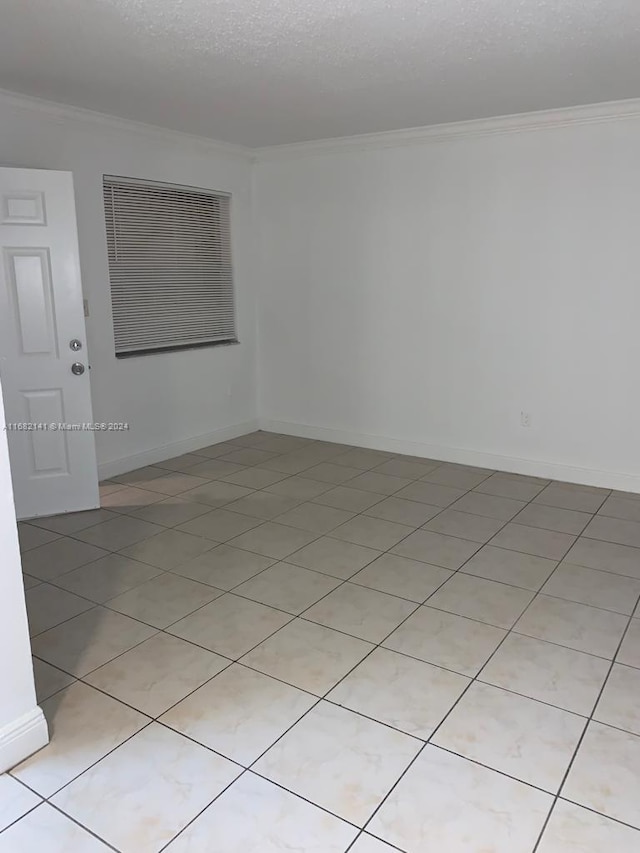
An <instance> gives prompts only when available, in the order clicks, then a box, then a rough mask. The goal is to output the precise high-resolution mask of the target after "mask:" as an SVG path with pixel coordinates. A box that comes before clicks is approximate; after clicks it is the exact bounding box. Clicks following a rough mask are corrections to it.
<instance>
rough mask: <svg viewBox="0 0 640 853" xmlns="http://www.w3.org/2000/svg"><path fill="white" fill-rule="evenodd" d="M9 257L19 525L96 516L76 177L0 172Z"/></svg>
mask: <svg viewBox="0 0 640 853" xmlns="http://www.w3.org/2000/svg"><path fill="white" fill-rule="evenodd" d="M0 253H1V255H2V257H1V258H0V373H1V375H2V384H3V388H4V406H5V415H6V421H7V424H8V425H9V428H8V430H7V437H8V440H9V456H10V459H11V473H12V477H13V488H14V493H15V501H16V513H17V516H18V518H33V517H35V516H38V515H52V514H54V513H59V512H71V511H74V510H81V509H92V508H94V507H97V506H98V505H99V497H98V473H97V465H96V452H95V440H94V434H93V432H92V431H91V430H90V429H83V428H82V425H90V424H91V422H92V414H91V395H90V385H89V365H88V361H87V340H86V336H85V327H84V308H83V299H82V284H81V281H80V263H79V259H78V235H77V229H76V210H75V200H74V195H73V178H72V175H71V173H70V172H53V171H48V170H44V169H3V168H0ZM11 425H15V426H14V427H13V428H11ZM65 427H66V428H65ZM71 427H73V428H71Z"/></svg>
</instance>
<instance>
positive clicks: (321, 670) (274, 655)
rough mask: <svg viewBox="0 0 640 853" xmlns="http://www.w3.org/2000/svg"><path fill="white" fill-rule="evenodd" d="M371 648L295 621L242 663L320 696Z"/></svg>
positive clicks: (310, 623) (335, 633)
mask: <svg viewBox="0 0 640 853" xmlns="http://www.w3.org/2000/svg"><path fill="white" fill-rule="evenodd" d="M372 648H373V646H372V645H371V644H370V643H365V642H364V641H363V640H358V639H356V638H355V637H349V636H347V634H341V633H340V632H339V631H334V630H332V629H331V628H325V627H324V626H323V625H316V624H314V623H313V622H306V621H305V620H303V619H295V620H294V621H293V622H290V623H289V624H288V625H287V626H285V627H284V628H282V629H281V630H280V631H278V633H277V634H274V635H273V637H270V638H269V639H268V640H265V641H264V642H263V643H260V645H259V646H257V647H256V648H255V649H254V650H253V651H251V652H249V654H247V655H245V656H244V657H243V658H242V663H245V664H246V665H247V666H250V667H252V668H253V669H257V670H259V671H260V672H264V673H266V674H267V675H273V676H274V678H279V679H281V680H282V681H286V682H287V683H288V684H293V685H294V686H296V687H299V688H301V689H302V690H307V691H309V693H314V694H315V695H316V696H323V695H324V694H325V693H326V692H327V690H330V689H331V688H332V687H333V686H334V685H335V684H336V683H337V682H338V681H339V680H340V679H341V678H342V677H343V676H345V675H346V674H347V673H348V672H349V670H350V669H352V668H353V667H354V666H355V665H356V664H357V663H359V662H360V661H361V660H362V659H363V658H364V657H365V655H367V654H368V653H369V652H370V651H371V649H372Z"/></svg>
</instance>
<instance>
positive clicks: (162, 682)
mask: <svg viewBox="0 0 640 853" xmlns="http://www.w3.org/2000/svg"><path fill="white" fill-rule="evenodd" d="M228 665H229V660H228V659H227V658H223V657H221V656H220V655H216V654H214V653H213V652H209V651H207V650H206V649H201V648H200V647H199V646H194V645H193V644H192V643H187V642H186V641H185V640H180V639H179V638H178V637H171V636H169V635H168V634H164V633H158V634H155V636H153V637H151V638H150V639H149V640H146V641H145V642H144V643H141V644H140V645H139V646H136V647H135V648H134V649H131V651H129V652H125V653H124V654H123V655H120V657H117V658H115V660H112V661H111V662H110V663H107V664H105V665H104V666H101V667H100V668H99V669H96V670H94V671H93V672H92V673H90V674H89V675H87V676H85V681H87V682H88V683H89V684H92V685H93V686H94V687H97V688H98V689H99V690H102V691H103V692H104V693H108V694H109V695H110V696H114V697H115V698H116V699H119V700H120V701H121V702H126V704H127V705H131V706H132V707H133V708H137V709H138V710H139V711H142V712H143V713H144V714H148V715H149V716H150V717H157V716H159V715H160V714H162V713H163V712H164V711H166V710H167V709H168V708H170V707H171V706H172V705H175V704H176V702H179V701H180V700H181V699H184V697H185V696H186V695H187V694H188V693H191V691H192V690H195V689H196V688H197V687H200V685H202V684H204V682H205V681H208V680H209V679H210V678H213V676H214V675H217V673H218V672H220V670H222V669H224V668H225V667H226V666H228Z"/></svg>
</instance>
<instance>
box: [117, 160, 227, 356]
mask: <svg viewBox="0 0 640 853" xmlns="http://www.w3.org/2000/svg"><path fill="white" fill-rule="evenodd" d="M103 187H104V210H105V219H106V226H107V247H108V253H109V279H110V281H111V304H112V307H113V331H114V336H115V348H116V357H117V358H126V357H128V356H133V355H143V354H150V353H157V352H164V351H167V350H176V349H186V348H191V347H197V346H211V345H212V344H222V343H235V342H237V338H236V328H235V306H234V292H233V276H232V269H231V233H230V202H231V198H230V196H229V195H227V194H225V193H214V192H209V191H207V190H199V189H193V188H191V187H176V186H173V185H172V184H160V183H149V182H146V181H136V180H130V179H128V178H119V177H114V176H113V175H105V176H104V179H103Z"/></svg>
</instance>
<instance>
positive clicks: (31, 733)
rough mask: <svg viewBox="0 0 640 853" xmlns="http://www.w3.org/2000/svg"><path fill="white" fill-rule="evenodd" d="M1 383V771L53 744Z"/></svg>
mask: <svg viewBox="0 0 640 853" xmlns="http://www.w3.org/2000/svg"><path fill="white" fill-rule="evenodd" d="M4 426H5V418H4V408H3V404H2V387H1V386H0V649H2V654H0V773H2V772H4V771H5V770H7V769H8V768H9V767H13V765H14V764H17V763H18V761H21V760H22V759H23V758H26V757H27V756H28V755H30V754H31V753H32V752H35V751H36V750H37V749H39V748H40V747H41V746H44V745H45V744H46V743H47V739H48V735H47V723H46V721H45V719H44V716H43V714H42V711H41V710H40V708H39V707H38V706H37V704H36V694H35V689H34V685H33V667H32V663H31V644H30V641H29V628H28V626H27V614H26V611H25V605H24V588H23V586H22V564H21V562H20V552H19V550H18V531H17V528H16V516H15V510H14V506H13V490H12V487H11V472H10V470H9V454H8V450H7V434H6V432H5V429H4Z"/></svg>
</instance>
